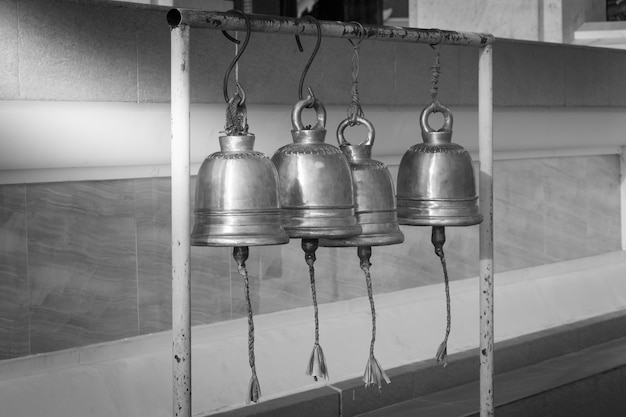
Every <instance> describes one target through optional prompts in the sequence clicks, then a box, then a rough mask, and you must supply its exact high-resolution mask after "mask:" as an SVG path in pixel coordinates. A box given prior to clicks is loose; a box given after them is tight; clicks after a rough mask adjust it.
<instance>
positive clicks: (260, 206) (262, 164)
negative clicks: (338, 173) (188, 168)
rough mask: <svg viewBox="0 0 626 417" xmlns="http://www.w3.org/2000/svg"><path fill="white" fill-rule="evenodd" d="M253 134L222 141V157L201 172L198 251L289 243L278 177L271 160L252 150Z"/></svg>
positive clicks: (214, 156)
mask: <svg viewBox="0 0 626 417" xmlns="http://www.w3.org/2000/svg"><path fill="white" fill-rule="evenodd" d="M254 139H255V137H254V135H253V134H250V133H245V134H233V135H228V136H220V138H219V141H220V148H221V150H220V152H215V153H213V154H211V155H209V156H208V157H207V158H206V159H205V160H204V162H203V163H202V165H201V166H200V170H199V171H198V180H197V183H196V207H195V223H194V227H193V232H192V234H191V244H192V245H194V246H256V245H278V244H283V243H287V242H288V241H289V237H288V236H287V234H286V233H285V230H284V229H283V227H282V222H281V211H280V205H279V200H278V175H277V173H276V169H275V168H274V165H273V164H272V162H271V161H270V159H269V158H268V157H267V156H265V155H264V154H263V153H261V152H256V151H254V150H253V146H254Z"/></svg>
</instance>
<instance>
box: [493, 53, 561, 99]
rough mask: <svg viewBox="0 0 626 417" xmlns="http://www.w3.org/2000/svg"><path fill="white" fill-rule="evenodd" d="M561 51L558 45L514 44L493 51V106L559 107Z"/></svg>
mask: <svg viewBox="0 0 626 417" xmlns="http://www.w3.org/2000/svg"><path fill="white" fill-rule="evenodd" d="M563 51H564V49H563V48H561V47H559V46H558V45H552V44H537V43H530V42H517V41H507V42H506V46H505V45H503V44H502V45H501V47H499V48H497V47H494V55H493V56H494V58H493V77H494V80H493V102H494V105H496V106H563V105H564V104H565V88H566V84H565V82H564V80H563V77H564V73H563V72H561V69H562V68H563V65H564V52H563ZM568 104H569V103H568Z"/></svg>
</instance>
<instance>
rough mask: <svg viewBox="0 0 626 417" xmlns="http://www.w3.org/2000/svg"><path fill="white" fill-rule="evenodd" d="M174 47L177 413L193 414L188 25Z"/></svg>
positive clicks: (174, 34) (177, 32)
mask: <svg viewBox="0 0 626 417" xmlns="http://www.w3.org/2000/svg"><path fill="white" fill-rule="evenodd" d="M171 48H172V58H171V65H172V68H171V71H172V74H171V75H172V108H171V111H172V143H171V151H172V162H171V164H172V339H173V342H172V364H173V373H172V376H173V380H172V384H173V386H172V388H173V394H174V404H173V406H174V413H173V415H174V416H178V417H191V308H190V304H191V302H190V300H191V272H190V262H189V260H190V253H191V245H190V238H189V236H190V220H189V211H190V203H189V199H190V195H189V26H188V25H184V24H183V25H178V26H175V27H172V28H171Z"/></svg>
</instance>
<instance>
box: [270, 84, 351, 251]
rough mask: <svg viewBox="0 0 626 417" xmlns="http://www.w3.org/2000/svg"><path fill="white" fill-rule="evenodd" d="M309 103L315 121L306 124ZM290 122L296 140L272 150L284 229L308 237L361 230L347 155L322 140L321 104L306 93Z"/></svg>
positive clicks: (299, 236) (335, 234)
mask: <svg viewBox="0 0 626 417" xmlns="http://www.w3.org/2000/svg"><path fill="white" fill-rule="evenodd" d="M311 107H312V108H313V109H314V110H315V112H316V116H317V123H316V124H315V126H313V127H306V128H305V127H303V125H302V119H301V115H302V110H303V109H304V108H311ZM291 122H292V125H293V130H292V131H291V135H292V137H293V143H290V144H288V145H285V146H283V147H281V148H280V149H278V150H277V151H276V152H275V153H274V156H272V162H274V165H275V166H276V170H277V171H278V179H279V181H278V183H279V196H280V205H281V208H282V210H283V226H284V228H285V231H286V232H287V234H288V235H289V237H293V238H305V239H317V238H322V237H344V236H354V235H357V234H359V233H360V232H361V227H360V226H359V225H358V224H357V222H356V217H355V213H354V197H353V191H352V180H351V177H350V167H349V165H348V161H347V160H346V158H345V157H344V156H343V154H342V152H341V151H340V150H339V149H338V148H337V147H336V146H333V145H330V144H327V143H324V139H325V137H326V129H325V128H324V126H325V124H326V109H324V106H323V104H322V103H321V102H320V101H319V100H317V99H316V98H315V97H313V96H311V95H309V96H307V98H306V99H304V100H300V101H299V102H297V103H296V105H295V106H294V108H293V111H292V113H291Z"/></svg>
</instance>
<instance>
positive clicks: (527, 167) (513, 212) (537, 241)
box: [494, 159, 549, 272]
mask: <svg viewBox="0 0 626 417" xmlns="http://www.w3.org/2000/svg"><path fill="white" fill-rule="evenodd" d="M542 161H543V160H541V159H537V160H533V159H521V160H513V161H496V162H495V164H494V250H495V254H496V255H495V257H496V258H497V259H498V262H497V263H496V265H495V266H496V271H497V272H503V271H507V270H511V269H518V268H523V267H529V266H535V265H541V264H543V263H545V247H544V243H545V242H544V230H545V202H544V192H543V186H538V184H542V183H543V182H544V181H546V180H548V181H549V179H544V178H543V169H542V168H543V162H542Z"/></svg>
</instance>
